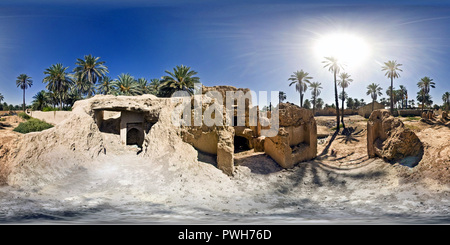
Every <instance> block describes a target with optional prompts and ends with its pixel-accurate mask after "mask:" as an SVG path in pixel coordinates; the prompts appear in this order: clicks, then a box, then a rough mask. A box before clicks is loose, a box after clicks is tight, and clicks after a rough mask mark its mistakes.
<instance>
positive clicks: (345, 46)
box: [314, 33, 371, 67]
mask: <svg viewBox="0 0 450 245" xmlns="http://www.w3.org/2000/svg"><path fill="white" fill-rule="evenodd" d="M314 49H315V50H314V51H315V53H316V54H317V55H318V56H319V57H320V59H323V57H330V56H333V57H335V58H337V59H338V60H339V61H340V62H341V63H343V64H345V65H346V66H351V67H356V66H359V65H360V64H361V63H363V62H364V61H365V60H366V59H367V58H368V57H369V56H370V54H371V50H370V46H369V45H368V43H367V42H366V40H364V39H363V38H362V37H360V36H357V35H355V34H349V33H333V34H329V35H324V36H321V37H320V38H319V39H318V40H316V42H315V46H314Z"/></svg>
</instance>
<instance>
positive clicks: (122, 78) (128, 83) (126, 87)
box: [114, 73, 140, 96]
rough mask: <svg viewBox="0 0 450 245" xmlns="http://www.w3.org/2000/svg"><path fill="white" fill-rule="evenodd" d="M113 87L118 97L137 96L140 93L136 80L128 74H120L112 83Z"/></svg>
mask: <svg viewBox="0 0 450 245" xmlns="http://www.w3.org/2000/svg"><path fill="white" fill-rule="evenodd" d="M114 86H115V87H116V90H117V92H118V94H120V95H129V96H130V95H138V94H139V93H140V91H139V87H138V83H137V82H136V79H134V77H133V76H131V75H130V74H128V73H127V74H123V73H122V74H120V75H119V79H117V80H116V81H114Z"/></svg>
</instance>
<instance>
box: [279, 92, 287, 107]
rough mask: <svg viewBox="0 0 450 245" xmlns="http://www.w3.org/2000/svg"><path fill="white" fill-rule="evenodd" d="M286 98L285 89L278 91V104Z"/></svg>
mask: <svg viewBox="0 0 450 245" xmlns="http://www.w3.org/2000/svg"><path fill="white" fill-rule="evenodd" d="M285 99H286V93H285V92H283V91H279V92H278V104H281V102H283V101H284V100H285Z"/></svg>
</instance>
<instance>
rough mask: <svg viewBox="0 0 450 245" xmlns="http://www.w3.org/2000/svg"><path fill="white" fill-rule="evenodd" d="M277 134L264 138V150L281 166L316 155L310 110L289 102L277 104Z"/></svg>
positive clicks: (290, 166) (315, 127)
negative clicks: (278, 125)
mask: <svg viewBox="0 0 450 245" xmlns="http://www.w3.org/2000/svg"><path fill="white" fill-rule="evenodd" d="M279 120H280V129H279V131H278V135H276V136H274V137H266V138H265V139H264V152H265V153H266V154H267V155H269V156H270V157H272V159H274V160H275V161H276V162H277V163H278V164H279V165H280V166H282V167H283V168H292V167H293V166H294V165H296V164H298V163H299V162H303V161H307V160H310V159H313V158H315V157H316V156H317V125H316V120H315V119H314V116H313V114H312V112H311V111H310V110H308V109H304V108H300V107H298V106H296V105H294V104H291V103H281V104H280V105H279Z"/></svg>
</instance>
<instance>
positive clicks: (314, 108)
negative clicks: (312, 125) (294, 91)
mask: <svg viewBox="0 0 450 245" xmlns="http://www.w3.org/2000/svg"><path fill="white" fill-rule="evenodd" d="M315 115H316V96H314V98H313V116H315Z"/></svg>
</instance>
